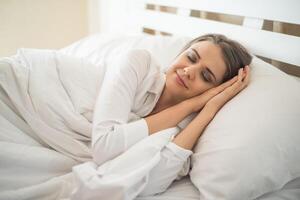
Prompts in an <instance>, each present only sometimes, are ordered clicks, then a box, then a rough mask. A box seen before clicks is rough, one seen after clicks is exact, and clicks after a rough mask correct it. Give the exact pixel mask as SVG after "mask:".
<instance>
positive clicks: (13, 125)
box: [0, 49, 178, 200]
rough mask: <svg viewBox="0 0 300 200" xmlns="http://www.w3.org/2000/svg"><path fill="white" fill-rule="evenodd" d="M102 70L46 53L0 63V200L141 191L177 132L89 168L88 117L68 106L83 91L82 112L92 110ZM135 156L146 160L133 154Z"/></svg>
mask: <svg viewBox="0 0 300 200" xmlns="http://www.w3.org/2000/svg"><path fill="white" fill-rule="evenodd" d="M100 68H101V67H97V66H95V65H92V64H88V63H86V62H82V61H81V60H80V59H78V60H77V59H74V58H73V57H68V56H65V55H63V54H58V53H57V52H56V51H50V50H34V49H20V50H19V51H18V54H17V55H15V56H12V57H8V58H3V59H1V60H0V109H1V112H0V113H1V114H0V124H1V126H0V127H1V128H0V199H1V200H2V199H3V200H4V199H5V200H8V199H18V200H20V199H64V198H70V197H71V198H72V199H87V198H88V199H107V198H109V199H133V198H135V197H136V196H137V195H138V194H139V193H140V192H142V191H143V189H144V188H145V185H146V184H147V180H148V173H149V172H150V170H151V168H153V167H154V166H155V165H156V164H157V162H158V161H159V160H160V150H161V149H162V147H163V146H164V145H165V144H166V143H167V142H169V141H170V140H171V139H172V136H173V135H175V134H176V133H177V132H178V130H177V129H178V128H175V127H173V128H170V129H166V130H164V132H163V134H154V135H153V136H149V137H147V138H146V139H145V140H142V141H140V142H139V143H137V144H136V145H134V146H133V147H132V148H131V149H129V150H128V151H126V152H125V153H123V154H122V155H120V156H119V157H117V158H116V159H113V160H111V161H108V162H107V163H105V164H103V165H101V166H100V167H98V166H97V165H95V163H93V162H92V161H91V159H92V158H91V155H92V154H91V148H90V139H91V130H92V123H91V119H92V113H91V112H88V111H87V110H81V109H80V106H79V104H80V103H81V102H75V101H74V100H75V99H77V98H76V94H78V92H80V91H81V92H82V93H86V97H87V98H85V100H84V101H86V102H85V105H90V107H92V105H93V103H94V102H93V99H96V96H95V95H97V90H98V89H99V86H100V83H98V82H97V80H98V79H97V78H96V77H97V76H98V75H99V74H101V73H103V72H101V71H100V70H103V69H100ZM85 70H93V72H94V73H89V74H94V77H90V76H89V79H88V81H86V80H83V79H84V78H87V77H85V75H84V73H85V72H84V71H85ZM70 76H73V77H72V79H71V78H70ZM74 78H78V79H82V80H78V81H77V83H79V84H80V83H82V85H74V84H72V82H71V80H74ZM89 85H90V86H93V87H89ZM95 85H96V86H97V87H95ZM82 93H81V94H80V95H82ZM149 140H151V141H149ZM141 149H143V150H144V151H145V152H147V154H146V153H144V154H139V155H137V154H136V153H135V152H140V151H141ZM145 149H146V150H145ZM137 156H139V157H140V158H137ZM137 160H138V161H139V162H134V164H133V161H137ZM86 161H87V162H86ZM81 163H84V164H81ZM75 165H76V167H74V166H75ZM120 166H121V168H120ZM72 167H74V172H72ZM132 168H134V169H132ZM74 175H75V176H74ZM71 193H72V194H71ZM112 194H115V195H112ZM70 195H71V196H70Z"/></svg>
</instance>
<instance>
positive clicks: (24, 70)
mask: <svg viewBox="0 0 300 200" xmlns="http://www.w3.org/2000/svg"><path fill="white" fill-rule="evenodd" d="M250 62H251V56H250V55H249V53H248V52H247V51H246V50H245V49H244V48H243V47H242V46H241V45H240V44H238V43H236V42H235V41H232V40H230V39H227V38H226V37H224V36H222V35H216V34H210V35H204V36H201V37H199V38H196V39H194V40H192V41H191V42H190V43H188V44H187V45H186V47H185V48H184V49H183V51H182V52H181V53H180V54H179V55H178V56H177V57H176V58H175V60H174V62H173V63H172V65H171V66H170V68H169V69H168V71H167V72H166V74H165V73H163V72H162V71H161V69H160V67H159V65H158V64H157V63H156V62H155V60H154V59H153V58H152V57H151V55H150V54H149V52H148V51H146V50H132V51H129V52H128V53H125V54H124V55H123V56H120V57H118V58H117V59H115V61H113V62H112V63H110V64H111V65H109V67H108V68H107V69H106V71H105V70H104V68H101V69H99V68H98V66H95V65H92V64H87V63H86V62H85V61H84V60H80V59H78V58H74V57H70V56H66V55H63V54H61V53H59V52H57V51H49V50H36V49H21V50H20V51H19V53H18V54H17V55H16V56H13V57H9V58H3V59H1V60H0V110H1V112H0V114H1V115H0V117H2V118H1V119H8V120H2V121H1V128H3V130H5V131H2V132H1V133H0V140H1V142H2V143H3V144H2V146H1V145H0V150H1V151H3V152H7V153H4V154H1V155H0V160H1V163H2V164H3V165H1V166H2V168H1V167H0V169H1V170H0V171H2V172H3V173H1V174H0V175H1V177H5V178H4V179H3V180H5V181H2V182H1V181H0V185H3V186H5V189H4V190H5V191H1V195H2V196H1V195H0V198H1V197H3V199H7V198H8V197H9V198H10V199H19V198H20V197H23V198H24V199H35V198H36V199H38V198H39V197H40V196H41V195H49V199H51V197H50V196H55V195H54V193H55V194H56V195H57V196H59V195H61V196H64V195H65V194H68V192H70V190H69V189H70V188H68V186H67V184H65V183H66V182H68V181H69V180H70V179H71V178H72V176H71V175H70V174H69V175H68V176H64V175H65V174H66V173H68V172H71V170H72V167H73V166H75V165H78V164H79V163H80V162H83V161H90V160H91V159H92V158H93V160H94V162H95V163H97V164H98V165H102V164H103V163H105V162H106V161H109V160H111V159H113V158H115V157H116V156H118V155H120V154H122V153H123V152H125V151H126V150H127V149H128V148H130V147H131V146H132V145H134V144H136V143H138V142H139V141H141V140H142V139H144V138H146V137H148V136H149V135H152V134H156V133H158V132H159V131H161V130H164V129H167V128H170V127H175V126H176V125H177V124H179V123H180V122H181V121H182V120H183V119H185V118H186V117H187V116H188V115H190V114H192V113H195V112H199V111H200V112H199V113H198V114H197V116H196V117H195V118H194V119H193V120H192V121H191V122H190V123H189V124H188V125H187V126H186V127H185V128H183V129H182V130H181V131H180V132H179V133H178V134H177V135H176V137H175V138H173V141H172V142H170V143H168V144H167V145H166V146H165V148H163V149H162V150H161V160H160V161H159V163H158V164H157V165H156V166H155V167H154V168H153V169H152V171H151V175H150V176H149V177H150V179H149V181H148V183H147V187H146V188H145V190H144V191H143V194H144V195H145V194H154V193H158V192H161V191H164V190H166V189H167V187H168V186H169V185H170V184H171V183H172V181H174V180H175V179H176V178H180V177H181V176H184V175H187V174H188V171H189V159H188V158H189V156H190V155H191V154H192V151H191V150H192V148H193V146H194V145H195V143H196V141H197V139H198V138H199V137H200V135H201V133H202V132H203V130H204V128H205V127H206V126H207V124H208V123H209V122H210V121H211V120H212V119H213V117H214V115H215V114H216V113H217V112H218V110H219V109H220V108H221V107H222V106H223V105H224V104H225V103H226V102H227V101H228V100H229V99H231V98H232V97H234V96H235V95H236V94H237V93H238V92H239V91H241V90H242V89H243V88H245V87H246V86H247V84H248V83H249V76H250V73H249V67H247V65H248V64H249V63H250ZM245 66H246V67H245ZM243 68H244V69H243ZM236 75H237V76H236ZM88 111H91V112H88ZM170 116H171V117H170ZM12 125H14V126H12ZM12 127H13V128H12ZM16 130H18V131H16ZM4 144H5V145H4ZM20 144H21V145H20ZM20 146H22V147H21V148H20ZM1 148H2V149H1ZM19 149H22V151H20V150H19ZM91 150H92V152H91ZM26 152H30V156H29V155H28V154H27V153H26ZM138 153H140V154H143V152H138ZM23 154H25V155H26V156H24V155H23ZM20 155H21V156H20ZM24 158H25V159H24ZM54 160H55V162H54ZM11 163H13V164H14V166H15V167H9V170H8V167H6V166H11ZM20 169H22V170H21V171H20ZM15 174H25V175H27V176H26V177H24V179H22V180H20V179H19V178H18V176H15ZM40 174H43V176H41V175H40ZM16 183H18V184H16ZM16 185H17V186H16ZM54 185H55V187H54ZM28 188H34V189H33V190H31V189H28ZM16 189H17V190H16ZM50 194H51V195H50ZM4 197H5V198H4Z"/></svg>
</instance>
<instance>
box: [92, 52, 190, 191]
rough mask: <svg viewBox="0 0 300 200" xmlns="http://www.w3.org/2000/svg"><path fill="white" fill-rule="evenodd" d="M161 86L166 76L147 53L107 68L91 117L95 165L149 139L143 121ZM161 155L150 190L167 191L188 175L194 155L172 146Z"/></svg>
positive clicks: (123, 58)
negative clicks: (158, 185)
mask: <svg viewBox="0 0 300 200" xmlns="http://www.w3.org/2000/svg"><path fill="white" fill-rule="evenodd" d="M164 85H165V74H164V73H163V72H162V71H161V68H160V67H159V65H158V64H157V63H156V61H155V60H154V59H153V58H152V57H151V55H150V53H149V52H148V51H146V50H131V51H129V52H126V53H125V54H123V55H120V57H119V58H117V59H116V60H115V61H113V62H112V63H111V65H109V66H108V68H107V69H106V73H105V76H104V80H103V82H102V85H101V89H100V93H99V96H98V97H97V100H96V104H95V110H94V116H93V131H92V149H93V160H94V161H95V162H96V163H97V164H98V165H101V164H103V163H104V162H106V161H108V160H110V159H113V158H114V157H116V156H118V155H120V154H121V153H122V152H124V151H126V150H127V149H128V148H130V147H131V146H132V145H133V144H135V143H137V142H139V141H140V140H142V139H143V138H145V137H148V136H149V130H148V126H147V122H146V121H145V119H144V118H143V117H144V116H147V115H148V114H149V113H150V112H151V111H152V110H153V108H154V106H155V105H156V103H157V101H158V99H159V97H160V95H161V93H162V91H163V88H164ZM162 151H163V152H162V155H163V156H162V159H161V161H160V163H159V164H158V166H157V167H156V169H154V170H153V174H152V176H151V177H153V186H154V185H155V184H156V185H157V183H155V182H159V184H164V185H160V188H161V189H162V188H163V189H166V187H168V186H169V184H170V183H171V182H172V181H173V180H174V179H175V178H177V179H179V178H181V176H184V175H187V174H188V172H189V168H190V159H188V158H189V156H190V155H191V154H192V153H193V152H192V151H190V150H187V149H184V148H182V147H179V146H178V145H176V144H175V143H173V142H170V143H168V144H167V145H166V147H165V148H164V149H163V150H162ZM141 153H142V152H141ZM170 174H172V175H170ZM166 177H168V178H167V180H166ZM164 181H165V183H163V182H164ZM149 185H151V181H150V183H149Z"/></svg>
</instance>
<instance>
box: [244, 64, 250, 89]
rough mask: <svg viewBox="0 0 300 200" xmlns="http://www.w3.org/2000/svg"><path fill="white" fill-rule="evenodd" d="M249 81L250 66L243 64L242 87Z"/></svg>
mask: <svg viewBox="0 0 300 200" xmlns="http://www.w3.org/2000/svg"><path fill="white" fill-rule="evenodd" d="M249 82H250V67H249V66H248V65H247V66H245V77H244V80H243V83H244V87H246V86H247V85H248V84H249Z"/></svg>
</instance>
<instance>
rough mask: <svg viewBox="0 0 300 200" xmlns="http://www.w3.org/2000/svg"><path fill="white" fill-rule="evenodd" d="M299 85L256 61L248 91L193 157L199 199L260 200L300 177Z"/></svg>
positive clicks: (222, 116) (212, 126)
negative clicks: (266, 194)
mask: <svg viewBox="0 0 300 200" xmlns="http://www.w3.org/2000/svg"><path fill="white" fill-rule="evenodd" d="M299 103H300V83H299V82H298V81H296V80H295V79H294V78H292V77H290V76H289V75H287V74H285V73H284V72H281V71H280V70H278V69H277V68H275V67H274V66H272V65H270V64H268V63H266V62H264V61H262V60H261V59H259V58H257V57H254V59H253V61H252V63H251V81H250V84H249V86H248V87H247V88H245V89H244V90H243V91H241V92H240V93H239V94H238V95H237V96H236V97H234V98H233V99H232V100H231V101H229V102H228V103H227V104H225V105H224V107H223V108H222V109H221V110H220V111H219V112H218V113H217V115H216V116H215V118H214V119H213V120H212V121H211V123H210V124H209V125H208V126H207V127H206V129H205V131H204V132H203V134H202V136H201V137H200V139H199V140H198V143H197V145H196V146H195V148H194V152H195V153H194V154H193V155H192V169H191V171H190V176H191V180H192V182H193V183H194V184H195V185H196V187H197V188H198V189H199V191H200V199H203V200H206V199H218V200H222V199H224V200H225V199H226V200H231V199H232V200H235V199H236V200H238V199H243V200H246V199H255V198H257V197H259V196H261V195H263V194H265V193H269V192H272V191H276V190H279V189H281V188H282V187H283V186H284V185H285V184H287V183H288V182H290V181H292V180H294V179H296V178H297V177H300V157H299V155H300V147H299V144H300V123H299V119H300V104H299Z"/></svg>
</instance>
